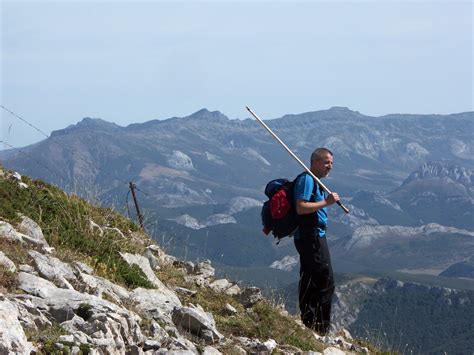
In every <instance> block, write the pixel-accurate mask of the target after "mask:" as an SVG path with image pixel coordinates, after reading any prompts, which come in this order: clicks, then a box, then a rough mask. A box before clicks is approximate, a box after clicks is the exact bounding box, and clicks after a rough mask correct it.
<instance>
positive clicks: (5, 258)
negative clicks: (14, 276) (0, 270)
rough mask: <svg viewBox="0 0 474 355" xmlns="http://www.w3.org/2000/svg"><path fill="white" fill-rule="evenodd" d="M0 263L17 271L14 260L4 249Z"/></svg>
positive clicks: (11, 270)
mask: <svg viewBox="0 0 474 355" xmlns="http://www.w3.org/2000/svg"><path fill="white" fill-rule="evenodd" d="M0 265H2V266H3V267H4V268H5V269H7V270H8V271H10V272H16V266H15V263H14V262H13V261H11V260H10V258H8V256H6V255H5V254H4V253H3V252H2V251H0Z"/></svg>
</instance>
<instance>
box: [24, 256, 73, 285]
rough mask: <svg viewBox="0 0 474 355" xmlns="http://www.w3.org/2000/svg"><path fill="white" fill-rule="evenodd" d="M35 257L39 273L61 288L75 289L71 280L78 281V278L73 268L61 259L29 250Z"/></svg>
mask: <svg viewBox="0 0 474 355" xmlns="http://www.w3.org/2000/svg"><path fill="white" fill-rule="evenodd" d="M28 255H30V256H31V257H32V258H33V262H34V264H35V267H36V270H37V271H38V273H39V275H40V276H42V277H44V278H45V279H47V280H49V281H51V282H53V283H55V284H56V285H57V286H59V287H61V288H69V289H74V287H73V286H72V285H71V284H70V282H73V283H77V282H78V279H77V277H76V275H75V273H74V270H73V268H72V267H71V266H70V265H69V264H66V263H65V262H62V261H61V260H59V259H57V258H55V257H52V256H46V255H44V254H41V253H38V252H37V251H34V250H30V251H29V252H28Z"/></svg>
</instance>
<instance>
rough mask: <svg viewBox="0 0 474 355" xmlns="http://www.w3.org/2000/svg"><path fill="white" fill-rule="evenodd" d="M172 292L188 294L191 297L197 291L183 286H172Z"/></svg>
mask: <svg viewBox="0 0 474 355" xmlns="http://www.w3.org/2000/svg"><path fill="white" fill-rule="evenodd" d="M173 290H174V292H176V293H178V294H180V295H183V296H188V297H193V296H195V295H196V294H197V291H193V290H189V289H187V288H184V287H174V288H173Z"/></svg>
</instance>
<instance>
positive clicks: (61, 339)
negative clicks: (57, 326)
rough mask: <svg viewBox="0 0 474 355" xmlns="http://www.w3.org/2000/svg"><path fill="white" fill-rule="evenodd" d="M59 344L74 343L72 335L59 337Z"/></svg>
mask: <svg viewBox="0 0 474 355" xmlns="http://www.w3.org/2000/svg"><path fill="white" fill-rule="evenodd" d="M58 341H59V342H60V343H74V336H73V335H60V336H59V338H58Z"/></svg>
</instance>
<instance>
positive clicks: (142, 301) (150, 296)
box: [130, 286, 182, 324]
mask: <svg viewBox="0 0 474 355" xmlns="http://www.w3.org/2000/svg"><path fill="white" fill-rule="evenodd" d="M130 301H131V302H132V303H134V305H135V307H136V308H137V310H139V311H141V312H144V313H146V314H148V315H149V316H150V317H152V318H154V319H156V320H158V321H162V322H165V323H166V324H172V322H171V313H172V311H173V309H174V308H175V307H181V306H182V305H181V301H180V300H179V298H178V297H177V296H176V294H175V293H174V292H173V291H171V290H170V289H169V288H167V287H165V286H163V287H162V288H159V289H144V288H136V289H134V290H133V291H132V292H131V293H130Z"/></svg>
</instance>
